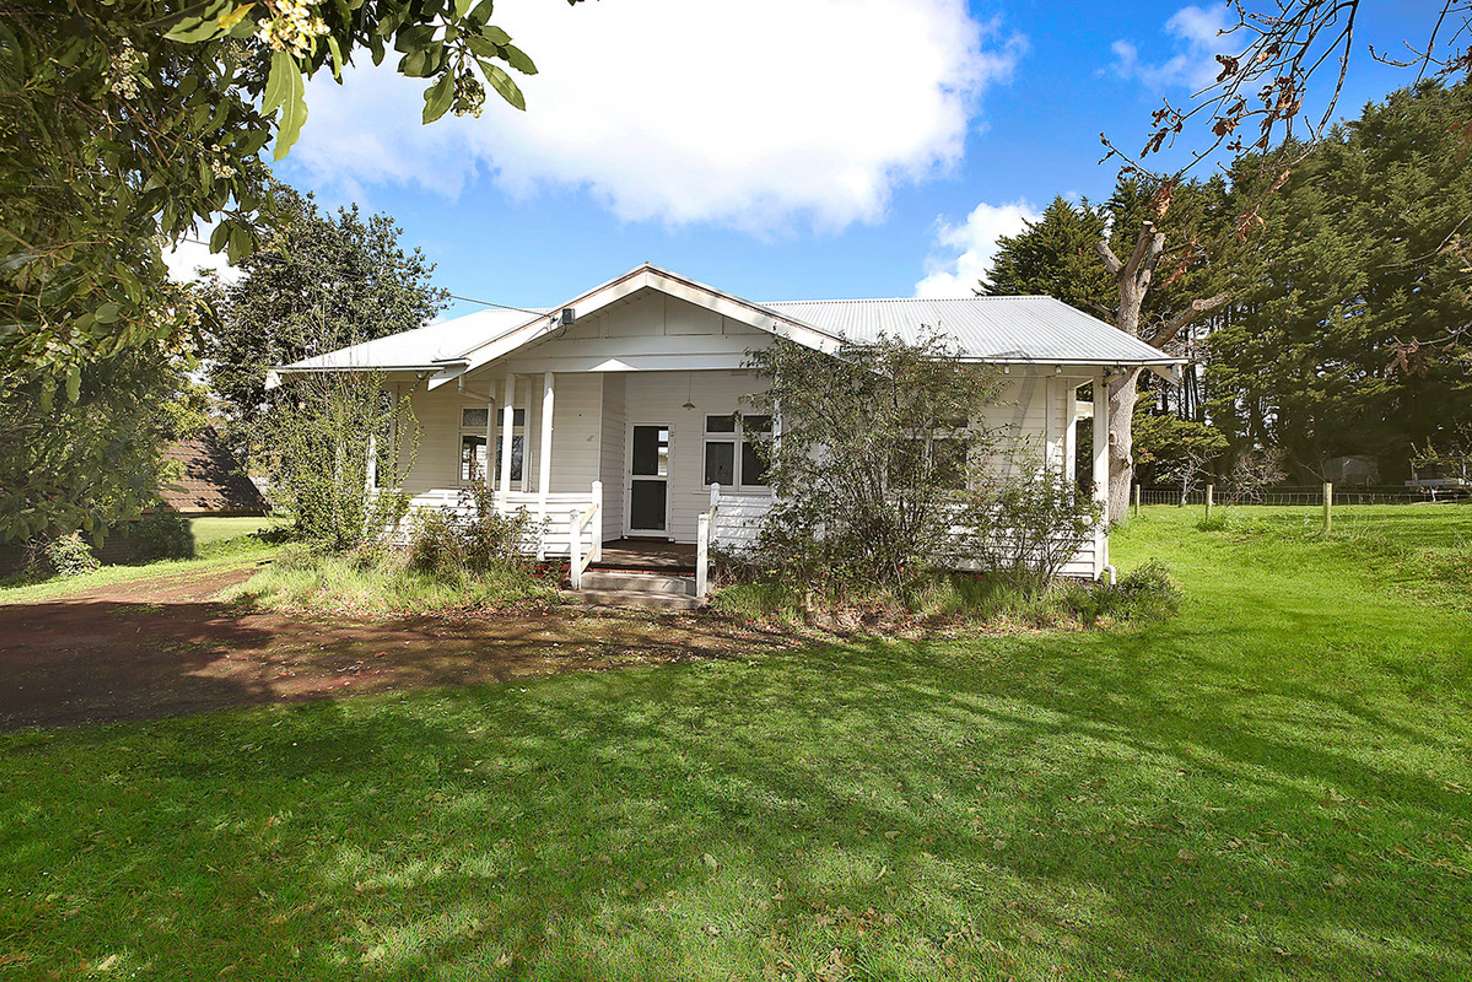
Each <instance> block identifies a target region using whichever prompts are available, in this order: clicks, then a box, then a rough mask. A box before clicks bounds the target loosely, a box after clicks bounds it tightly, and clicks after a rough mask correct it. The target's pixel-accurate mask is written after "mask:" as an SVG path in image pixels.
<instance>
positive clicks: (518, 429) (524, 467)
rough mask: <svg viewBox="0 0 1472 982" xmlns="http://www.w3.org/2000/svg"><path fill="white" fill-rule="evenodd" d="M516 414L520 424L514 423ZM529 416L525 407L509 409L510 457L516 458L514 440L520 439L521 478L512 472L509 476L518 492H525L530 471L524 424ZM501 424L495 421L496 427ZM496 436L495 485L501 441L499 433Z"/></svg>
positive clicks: (499, 476)
mask: <svg viewBox="0 0 1472 982" xmlns="http://www.w3.org/2000/svg"><path fill="white" fill-rule="evenodd" d="M527 398H528V399H530V398H531V396H530V395H528V396H527ZM498 411H499V410H498ZM518 414H520V416H521V422H520V423H518V422H516V417H517V415H518ZM530 416H531V411H530V409H529V408H528V407H526V406H516V405H513V406H512V407H511V424H512V425H511V449H512V457H513V458H514V457H515V456H516V453H515V451H516V439H517V437H520V438H521V477H517V476H516V475H515V473H514V472H513V473H512V476H511V483H512V484H513V485H515V486H516V490H518V491H525V490H526V489H527V486H528V481H527V472H528V471H530V470H531V467H530V466H529V465H530V463H531V460H530V457H529V456H528V454H527V449H526V422H527V419H528V418H529V417H530ZM501 422H502V421H501V420H497V421H496V425H498V426H499V425H501ZM496 436H497V439H496V453H495V458H496V461H495V465H494V466H495V469H496V481H497V483H499V482H500V480H501V460H500V457H501V440H500V434H499V433H498V434H496ZM497 490H500V489H499V488H498V489H497Z"/></svg>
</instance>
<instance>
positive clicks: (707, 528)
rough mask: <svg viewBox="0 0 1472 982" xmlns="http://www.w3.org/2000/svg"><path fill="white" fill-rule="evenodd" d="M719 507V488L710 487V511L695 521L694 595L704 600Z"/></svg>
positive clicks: (708, 590)
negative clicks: (712, 539)
mask: <svg viewBox="0 0 1472 982" xmlns="http://www.w3.org/2000/svg"><path fill="white" fill-rule="evenodd" d="M720 506H721V486H720V485H719V484H714V483H713V484H711V486H710V509H709V510H708V511H703V512H701V513H700V515H699V516H698V517H697V518H696V520H695V595H696V596H697V597H700V598H702V599H704V598H705V597H706V596H708V595H709V594H710V547H711V538H712V536H713V534H714V532H715V528H716V515H717V514H718V513H719V511H720Z"/></svg>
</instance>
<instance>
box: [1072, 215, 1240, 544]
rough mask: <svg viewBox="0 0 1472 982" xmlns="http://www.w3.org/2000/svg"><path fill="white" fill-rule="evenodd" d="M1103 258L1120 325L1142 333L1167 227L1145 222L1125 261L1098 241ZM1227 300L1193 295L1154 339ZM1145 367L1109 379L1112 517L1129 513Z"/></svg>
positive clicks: (1169, 335) (1159, 342)
mask: <svg viewBox="0 0 1472 982" xmlns="http://www.w3.org/2000/svg"><path fill="white" fill-rule="evenodd" d="M1169 202H1170V198H1169V195H1168V194H1167V195H1166V196H1165V198H1164V199H1163V201H1162V202H1161V205H1160V206H1159V207H1158V208H1157V215H1162V216H1163V215H1164V214H1165V207H1166V206H1168V205H1169ZM1094 245H1095V248H1096V250H1097V251H1098V253H1099V258H1100V259H1102V260H1103V261H1104V265H1105V267H1107V268H1108V270H1109V272H1110V273H1112V274H1113V275H1114V281H1115V285H1116V287H1118V289H1119V308H1118V310H1117V311H1116V312H1115V321H1114V326H1115V327H1117V328H1119V329H1120V330H1121V331H1123V332H1124V333H1126V334H1128V335H1130V336H1131V337H1136V338H1137V337H1139V336H1140V308H1141V307H1142V306H1144V303H1145V297H1146V296H1147V295H1148V294H1149V293H1150V283H1151V281H1152V280H1153V279H1154V277H1155V266H1156V264H1157V263H1159V262H1160V256H1161V253H1163V252H1164V251H1165V233H1163V232H1158V231H1156V230H1155V223H1154V222H1145V223H1144V224H1143V225H1141V226H1140V234H1139V235H1138V236H1137V237H1136V239H1135V250H1134V252H1132V253H1130V257H1129V259H1128V260H1124V261H1121V260H1120V258H1119V257H1118V256H1116V255H1115V254H1114V250H1113V249H1111V248H1110V247H1109V242H1108V240H1107V239H1100V240H1099V241H1098V242H1096V243H1094ZM1226 302H1227V294H1225V293H1218V294H1217V295H1216V296H1214V297H1208V298H1206V299H1202V300H1193V301H1191V303H1190V304H1189V305H1188V306H1187V307H1186V308H1185V309H1184V310H1182V311H1180V312H1179V313H1177V314H1176V315H1175V317H1173V318H1171V319H1170V320H1169V321H1167V322H1166V323H1165V324H1163V325H1162V326H1161V327H1160V329H1159V330H1157V331H1155V332H1154V333H1153V334H1152V336H1151V337H1150V339H1149V341H1150V343H1151V344H1153V345H1154V346H1155V347H1157V348H1161V349H1164V347H1165V346H1166V345H1167V344H1169V343H1170V342H1171V341H1172V340H1173V339H1174V338H1175V337H1176V335H1177V334H1179V333H1180V332H1181V331H1182V330H1184V329H1185V328H1187V327H1189V326H1190V325H1191V323H1192V322H1193V321H1195V320H1196V319H1197V318H1198V317H1200V316H1201V315H1202V314H1204V313H1206V312H1207V311H1210V310H1213V309H1215V308H1217V307H1219V306H1221V305H1222V304H1224V303H1226ZM1139 379H1140V369H1138V368H1136V369H1134V370H1132V371H1129V372H1126V373H1125V374H1124V375H1122V376H1120V377H1119V378H1117V379H1113V380H1112V381H1110V383H1109V522H1110V524H1114V523H1116V522H1122V521H1124V519H1125V517H1126V516H1127V515H1128V514H1129V501H1130V485H1131V484H1133V483H1134V480H1135V459H1134V457H1133V455H1132V451H1133V449H1134V441H1133V439H1132V438H1131V435H1132V433H1133V429H1134V421H1135V402H1136V401H1137V400H1138V399H1139V394H1138V392H1137V391H1136V385H1137V384H1138V382H1139Z"/></svg>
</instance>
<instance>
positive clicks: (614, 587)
mask: <svg viewBox="0 0 1472 982" xmlns="http://www.w3.org/2000/svg"><path fill="white" fill-rule="evenodd" d="M582 588H583V589H584V590H602V591H619V592H625V593H654V594H669V595H671V596H685V597H693V596H695V578H694V577H693V576H666V575H663V574H661V573H620V572H612V571H609V570H593V569H590V570H588V571H587V572H585V573H583V579H582Z"/></svg>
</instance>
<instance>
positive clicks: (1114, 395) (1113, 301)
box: [977, 177, 1229, 520]
mask: <svg viewBox="0 0 1472 982" xmlns="http://www.w3.org/2000/svg"><path fill="white" fill-rule="evenodd" d="M1225 195H1226V187H1225V184H1224V182H1222V181H1220V180H1213V181H1208V182H1205V183H1186V184H1167V183H1161V182H1153V181H1148V180H1141V179H1136V178H1128V177H1127V178H1121V180H1120V181H1119V182H1118V183H1117V185H1116V187H1115V190H1114V193H1113V195H1111V197H1110V198H1109V200H1107V201H1105V202H1104V203H1102V204H1100V205H1095V204H1093V203H1091V202H1089V201H1087V200H1084V201H1082V202H1080V203H1079V204H1077V205H1074V204H1072V203H1070V202H1068V201H1066V200H1064V199H1062V198H1058V199H1055V200H1054V201H1053V203H1052V204H1051V205H1049V207H1048V209H1047V210H1046V211H1045V212H1044V213H1043V215H1042V217H1041V218H1040V219H1039V221H1037V222H1035V223H1030V224H1028V225H1027V226H1026V228H1025V229H1024V230H1023V231H1022V232H1021V233H1019V234H1018V235H1015V236H1010V237H1004V238H1002V239H1001V240H1000V241H999V243H998V249H997V254H996V257H995V259H994V260H993V265H992V268H991V272H990V274H989V276H988V277H987V278H986V279H984V280H983V281H982V282H981V283H979V284H978V286H977V291H978V292H980V293H1047V294H1050V295H1052V296H1057V297H1059V298H1060V299H1063V300H1067V301H1068V302H1070V303H1073V304H1075V305H1076V306H1079V307H1081V308H1083V309H1085V310H1088V311H1090V312H1091V313H1094V314H1096V315H1098V316H1101V317H1104V318H1105V319H1107V320H1109V321H1111V322H1112V323H1113V324H1114V325H1115V326H1116V327H1117V328H1119V329H1120V330H1122V331H1125V332H1126V333H1128V334H1131V335H1134V336H1135V337H1138V338H1141V339H1142V340H1144V341H1147V342H1148V343H1150V344H1153V345H1155V346H1156V347H1158V348H1162V349H1171V348H1172V347H1173V346H1175V345H1176V344H1177V342H1178V341H1179V340H1180V339H1181V337H1182V333H1183V332H1184V331H1186V330H1187V329H1188V328H1190V326H1191V325H1192V324H1194V323H1195V322H1197V321H1198V320H1200V319H1201V318H1202V317H1203V316H1206V315H1208V314H1210V313H1211V312H1212V311H1214V310H1216V309H1217V308H1219V307H1221V306H1222V305H1223V304H1225V303H1226V301H1227V299H1228V293H1227V292H1226V291H1225V290H1224V289H1222V287H1223V285H1224V284H1225V283H1226V279H1227V277H1226V273H1225V271H1224V270H1223V269H1222V267H1221V266H1220V265H1219V264H1217V263H1214V262H1212V258H1211V257H1212V253H1213V251H1214V250H1213V249H1212V248H1211V247H1210V246H1209V245H1208V244H1207V243H1210V242H1212V241H1216V240H1220V238H1221V237H1222V233H1223V230H1224V229H1225V228H1226V227H1228V225H1229V223H1228V222H1227V221H1226V215H1227V212H1226V210H1225V206H1226V200H1225ZM1167 230H1170V231H1171V232H1173V234H1174V243H1175V244H1174V245H1173V246H1172V248H1170V249H1167V248H1166V242H1167ZM1121 256H1123V257H1125V258H1123V259H1121V258H1120V257H1121ZM1101 260H1102V262H1101ZM1139 382H1140V370H1139V369H1133V370H1128V371H1120V372H1116V373H1115V374H1113V375H1112V376H1111V377H1110V379H1109V382H1108V393H1107V398H1108V402H1109V515H1110V517H1111V518H1112V519H1115V520H1118V519H1120V518H1122V517H1123V516H1124V515H1125V514H1126V506H1127V504H1128V501H1129V488H1130V484H1131V482H1132V481H1133V480H1134V457H1133V454H1132V443H1133V423H1134V416H1135V412H1134V410H1135V404H1136V402H1137V401H1138V399H1139V395H1138V393H1139Z"/></svg>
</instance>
